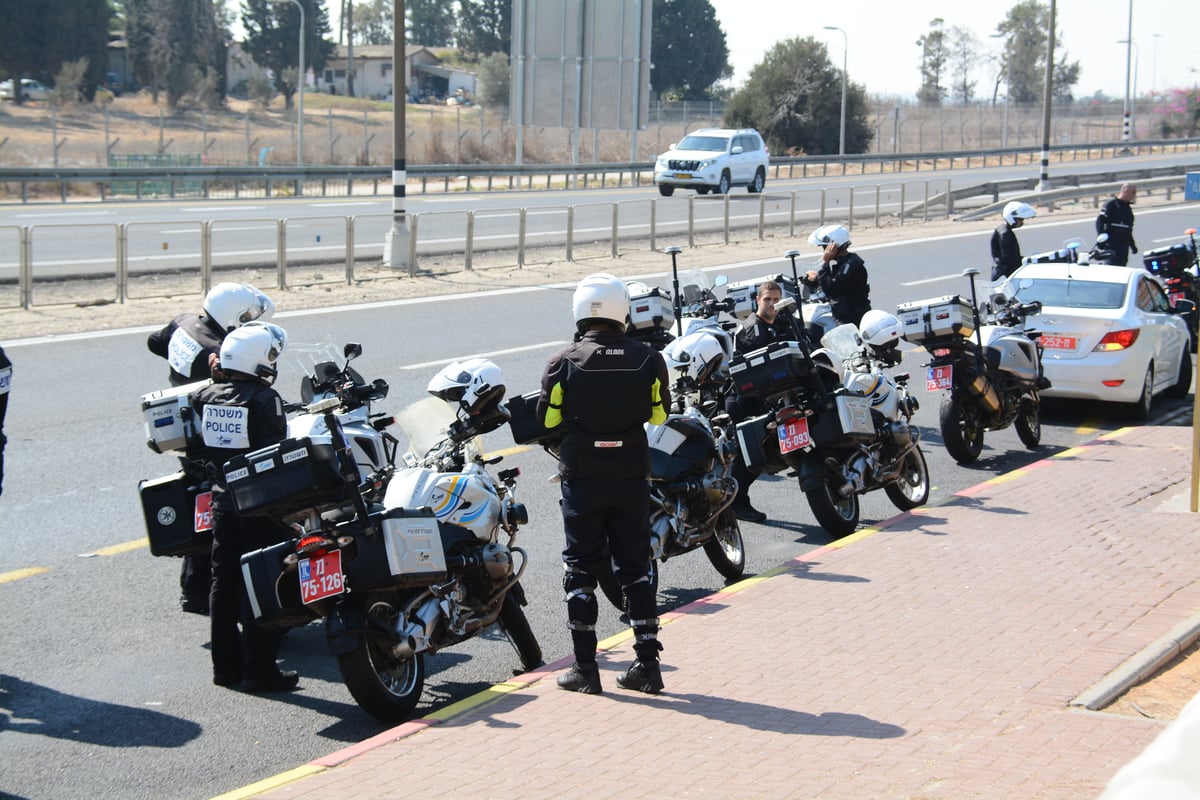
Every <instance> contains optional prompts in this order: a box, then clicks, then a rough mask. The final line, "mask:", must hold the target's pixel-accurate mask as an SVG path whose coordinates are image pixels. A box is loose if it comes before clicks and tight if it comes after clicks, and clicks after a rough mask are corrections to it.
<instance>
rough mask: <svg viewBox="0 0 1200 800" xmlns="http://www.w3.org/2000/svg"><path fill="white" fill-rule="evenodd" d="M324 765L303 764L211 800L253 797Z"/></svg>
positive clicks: (312, 772)
mask: <svg viewBox="0 0 1200 800" xmlns="http://www.w3.org/2000/svg"><path fill="white" fill-rule="evenodd" d="M324 771H325V767H322V766H318V765H313V764H305V765H303V766H300V767H296V768H295V769H291V770H288V771H287V772H281V773H279V774H278V775H275V776H273V777H270V778H265V779H263V780H261V781H258V782H257V783H252V784H250V785H249V786H243V787H241V788H240V789H234V790H233V791H232V792H226V793H225V794H222V795H217V796H216V797H214V798H213V800H241V798H246V797H253V796H254V795H256V794H261V793H263V792H265V791H268V790H270V789H276V788H278V787H280V786H283V785H284V784H286V783H291V782H293V781H298V780H300V779H301V778H307V777H308V776H310V775H316V774H317V773H319V772H324Z"/></svg>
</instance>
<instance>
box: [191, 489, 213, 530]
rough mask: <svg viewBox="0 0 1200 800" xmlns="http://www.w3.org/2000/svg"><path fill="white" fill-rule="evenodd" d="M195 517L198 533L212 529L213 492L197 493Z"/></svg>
mask: <svg viewBox="0 0 1200 800" xmlns="http://www.w3.org/2000/svg"><path fill="white" fill-rule="evenodd" d="M193 518H194V519H195V521H196V522H195V525H196V533H200V532H201V531H211V530H212V492H201V493H200V494H198V495H196V512H195V515H194V517H193Z"/></svg>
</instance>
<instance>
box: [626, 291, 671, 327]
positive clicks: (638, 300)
mask: <svg viewBox="0 0 1200 800" xmlns="http://www.w3.org/2000/svg"><path fill="white" fill-rule="evenodd" d="M674 323H675V308H674V306H673V304H672V302H671V298H670V297H668V296H667V295H666V294H665V293H664V292H663V291H662V290H661V289H659V288H658V287H657V286H655V287H654V288H653V289H651V290H650V291H648V292H644V293H643V294H638V295H634V296H633V297H630V298H629V324H630V325H632V326H633V328H634V330H638V331H645V330H652V329H654V328H658V329H659V330H664V331H667V330H670V329H671V326H672V325H673V324H674Z"/></svg>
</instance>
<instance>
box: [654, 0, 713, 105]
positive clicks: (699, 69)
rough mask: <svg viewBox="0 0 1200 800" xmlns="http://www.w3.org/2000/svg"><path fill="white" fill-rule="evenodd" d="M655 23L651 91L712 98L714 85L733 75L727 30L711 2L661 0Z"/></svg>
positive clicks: (655, 12) (656, 5)
mask: <svg viewBox="0 0 1200 800" xmlns="http://www.w3.org/2000/svg"><path fill="white" fill-rule="evenodd" d="M653 13H654V18H653V22H652V23H651V29H650V30H651V33H650V54H651V57H652V59H653V61H654V69H652V70H651V71H650V88H651V89H652V90H654V91H655V92H656V93H658V95H659V96H664V95H677V96H679V97H681V98H683V99H684V100H705V99H708V98H710V97H711V89H712V86H713V84H715V83H716V82H717V81H719V80H721V79H722V78H728V77H730V76H732V75H733V68H732V67H731V66H730V65H729V48H728V46H726V44H725V31H723V30H721V24H720V23H719V22H717V12H716V10H715V9H714V8H713V7H712V3H710V2H709V0H657V2H655V3H654V12H653Z"/></svg>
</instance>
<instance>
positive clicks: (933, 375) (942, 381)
mask: <svg viewBox="0 0 1200 800" xmlns="http://www.w3.org/2000/svg"><path fill="white" fill-rule="evenodd" d="M953 385H954V365H953V364H946V365H945V366H943V367H930V368H929V372H928V374H927V375H926V376H925V388H926V389H927V390H928V391H930V392H940V391H941V390H943V389H949V388H950V387H951V386H953Z"/></svg>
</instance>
